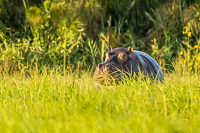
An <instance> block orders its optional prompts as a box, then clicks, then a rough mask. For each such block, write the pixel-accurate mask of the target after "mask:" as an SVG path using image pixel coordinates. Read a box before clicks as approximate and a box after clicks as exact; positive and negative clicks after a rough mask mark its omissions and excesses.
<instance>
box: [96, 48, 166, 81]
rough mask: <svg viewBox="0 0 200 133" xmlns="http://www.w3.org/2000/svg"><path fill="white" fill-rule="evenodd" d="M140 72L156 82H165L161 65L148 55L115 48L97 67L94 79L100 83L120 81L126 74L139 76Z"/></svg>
mask: <svg viewBox="0 0 200 133" xmlns="http://www.w3.org/2000/svg"><path fill="white" fill-rule="evenodd" d="M139 72H141V73H143V74H144V75H145V76H149V77H150V78H151V79H153V80H156V81H163V80H164V75H163V72H162V70H161V68H160V66H159V64H158V63H157V62H156V61H155V60H154V59H153V58H152V57H151V56H150V55H148V54H146V53H144V52H142V51H137V50H133V48H131V47H129V48H123V47H119V48H115V49H111V51H110V52H107V53H106V59H105V61H104V62H103V63H100V64H98V65H97V66H96V69H95V72H94V78H95V80H97V81H98V82H100V83H103V82H104V81H105V80H108V81H111V80H113V79H114V80H120V79H121V78H122V77H123V74H124V73H129V75H134V74H135V75H138V74H139Z"/></svg>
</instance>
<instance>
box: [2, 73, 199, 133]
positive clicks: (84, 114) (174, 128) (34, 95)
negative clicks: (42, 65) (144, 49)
mask: <svg viewBox="0 0 200 133" xmlns="http://www.w3.org/2000/svg"><path fill="white" fill-rule="evenodd" d="M180 73H181V72H179V71H177V72H176V73H175V72H174V73H171V74H165V82H164V83H163V84H162V83H158V84H155V83H151V82H150V81H149V80H146V81H142V80H140V79H138V81H134V80H133V79H129V80H127V81H126V82H124V83H119V84H118V85H114V86H106V85H98V84H97V83H96V82H95V81H94V80H93V78H92V76H91V73H88V72H81V73H78V74H77V73H76V72H74V73H69V74H66V77H64V76H62V75H60V74H57V73H56V72H53V71H52V72H50V73H48V74H47V72H46V71H45V70H44V72H43V73H42V74H39V75H38V74H37V73H35V74H32V75H31V76H29V77H25V76H24V75H23V74H15V75H14V76H4V77H2V78H1V79H0V104H1V106H0V130H1V132H159V133H160V132H199V131H200V128H199V127H200V108H199V101H200V97H199V93H200V82H199V80H200V79H199V77H198V75H192V74H189V73H186V72H185V73H184V75H183V74H180Z"/></svg>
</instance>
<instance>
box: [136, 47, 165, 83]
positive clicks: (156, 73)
mask: <svg viewBox="0 0 200 133" xmlns="http://www.w3.org/2000/svg"><path fill="white" fill-rule="evenodd" d="M133 53H134V54H135V55H136V57H137V61H138V62H139V63H140V65H142V67H143V68H145V70H146V71H147V73H148V74H149V76H150V77H151V78H154V79H157V80H160V81H163V80H164V75H163V72H162V70H161V68H160V66H159V64H158V63H157V62H156V61H155V60H154V59H153V58H152V57H151V56H150V55H148V54H146V53H144V52H142V51H137V50H134V51H133Z"/></svg>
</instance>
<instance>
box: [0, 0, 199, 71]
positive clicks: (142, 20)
mask: <svg viewBox="0 0 200 133" xmlns="http://www.w3.org/2000/svg"><path fill="white" fill-rule="evenodd" d="M199 13H200V8H199V4H198V2H197V1H195V0H193V1H191V0H163V1H160V0H117V1H116V0H109V1H107V0H77V1H74V0H37V1H34V0H29V1H27V0H23V1H21V0H1V1H0V28H1V31H0V52H1V55H0V69H1V70H4V71H8V72H12V71H15V70H22V69H23V70H27V71H28V70H30V68H32V67H38V68H39V70H41V68H44V67H48V68H50V69H52V68H53V67H54V68H57V69H60V72H64V73H65V71H66V70H65V69H73V70H74V69H75V68H80V69H85V70H90V69H92V68H93V67H94V66H95V65H96V64H97V63H99V62H102V61H103V59H104V54H105V52H106V51H108V50H109V46H113V47H119V46H123V47H129V46H132V47H133V48H134V49H137V50H142V51H145V52H147V53H149V54H150V55H152V56H153V57H154V58H155V59H156V60H157V61H158V62H159V63H160V64H161V66H162V68H163V69H164V70H167V71H168V70H174V67H173V66H172V62H173V61H175V60H176V58H177V57H178V56H179V55H180V53H181V56H183V58H186V59H185V60H184V62H185V63H186V65H187V66H190V68H189V69H190V71H196V72H197V71H199V65H200V52H199V51H200V37H199V35H200V34H199V24H200V16H199ZM188 55H189V56H188ZM7 69H8V70H7Z"/></svg>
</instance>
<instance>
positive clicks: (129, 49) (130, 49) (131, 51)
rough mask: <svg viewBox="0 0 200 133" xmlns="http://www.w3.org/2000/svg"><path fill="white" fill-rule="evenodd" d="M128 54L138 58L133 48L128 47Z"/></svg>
mask: <svg viewBox="0 0 200 133" xmlns="http://www.w3.org/2000/svg"><path fill="white" fill-rule="evenodd" d="M127 52H128V53H129V55H130V56H131V57H132V58H136V55H135V54H134V53H133V48H132V47H128V50H127Z"/></svg>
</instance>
